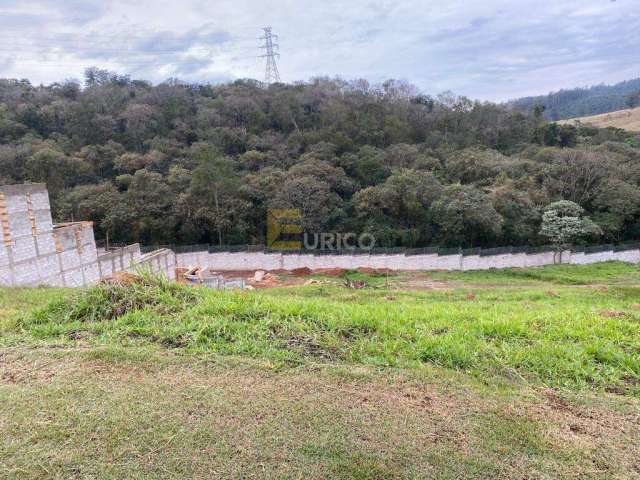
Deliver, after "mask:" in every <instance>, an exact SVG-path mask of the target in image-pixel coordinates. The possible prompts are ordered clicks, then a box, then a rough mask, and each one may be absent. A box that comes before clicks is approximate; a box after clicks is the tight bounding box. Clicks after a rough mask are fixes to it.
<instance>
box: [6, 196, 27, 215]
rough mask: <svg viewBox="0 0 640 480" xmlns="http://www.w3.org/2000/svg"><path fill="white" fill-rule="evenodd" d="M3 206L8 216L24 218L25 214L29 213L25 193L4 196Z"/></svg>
mask: <svg viewBox="0 0 640 480" xmlns="http://www.w3.org/2000/svg"><path fill="white" fill-rule="evenodd" d="M5 205H6V206H7V213H8V214H9V216H18V214H20V215H19V216H24V217H26V216H27V215H26V213H27V212H28V211H29V206H28V204H27V195H26V192H25V193H24V194H21V193H15V194H10V195H7V196H5ZM22 214H24V215H22Z"/></svg>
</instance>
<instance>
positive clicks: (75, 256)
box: [59, 249, 82, 272]
mask: <svg viewBox="0 0 640 480" xmlns="http://www.w3.org/2000/svg"><path fill="white" fill-rule="evenodd" d="M59 255H60V260H61V261H62V271H63V272H66V271H68V270H75V269H77V268H79V267H80V265H81V264H82V262H81V259H80V253H79V252H78V251H77V250H75V249H74V250H66V251H64V252H62V253H60V254H59Z"/></svg>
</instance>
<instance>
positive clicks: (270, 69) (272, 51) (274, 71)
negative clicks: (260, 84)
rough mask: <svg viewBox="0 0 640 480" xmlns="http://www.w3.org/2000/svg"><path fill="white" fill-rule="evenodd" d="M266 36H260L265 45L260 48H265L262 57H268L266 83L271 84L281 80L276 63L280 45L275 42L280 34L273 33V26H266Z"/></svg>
mask: <svg viewBox="0 0 640 480" xmlns="http://www.w3.org/2000/svg"><path fill="white" fill-rule="evenodd" d="M263 30H264V37H260V38H259V39H260V40H264V45H262V46H261V47H260V48H264V49H265V53H264V55H260V57H261V58H266V59H267V65H266V67H265V71H264V83H265V84H267V85H271V84H272V83H274V82H280V72H278V65H277V63H276V57H280V53H279V52H278V50H279V48H280V46H279V45H278V44H277V43H273V39H274V38H275V39H276V40H277V39H278V36H277V35H275V34H273V33H271V27H264V28H263Z"/></svg>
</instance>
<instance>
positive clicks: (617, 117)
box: [558, 107, 640, 132]
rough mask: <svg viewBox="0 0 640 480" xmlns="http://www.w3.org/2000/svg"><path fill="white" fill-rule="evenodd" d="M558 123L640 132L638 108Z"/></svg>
mask: <svg viewBox="0 0 640 480" xmlns="http://www.w3.org/2000/svg"><path fill="white" fill-rule="evenodd" d="M558 123H562V124H569V125H575V124H577V123H582V124H585V125H591V126H593V127H598V128H607V127H615V128H621V129H623V130H627V131H629V132H640V107H638V108H631V109H629V108H628V109H625V110H618V111H617V112H610V113H602V114H600V115H592V116H589V117H578V118H572V119H569V120H563V121H560V122H558Z"/></svg>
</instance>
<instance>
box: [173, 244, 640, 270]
mask: <svg viewBox="0 0 640 480" xmlns="http://www.w3.org/2000/svg"><path fill="white" fill-rule="evenodd" d="M554 256H556V255H554V252H552V251H545V252H539V253H503V254H497V255H479V254H478V255H463V254H461V253H458V254H453V255H439V254H437V253H433V254H424V255H405V254H380V255H376V254H371V255H368V254H362V255H313V254H298V253H291V254H289V253H265V252H215V253H209V252H208V251H202V252H189V253H178V254H176V260H177V266H178V267H195V266H201V267H209V268H212V269H214V270H293V269H295V268H303V267H306V268H310V269H312V270H313V269H319V268H344V269H357V268H388V269H391V270H488V269H491V268H512V267H541V266H544V265H553V264H554V263H556V262H555V261H554ZM611 260H619V261H623V262H631V263H640V248H635V249H630V250H623V251H614V250H613V249H612V250H608V251H603V252H597V253H586V252H571V251H568V250H567V251H564V252H562V258H561V261H562V263H564V264H576V265H585V264H589V263H597V262H606V261H611ZM556 261H557V259H556Z"/></svg>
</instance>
